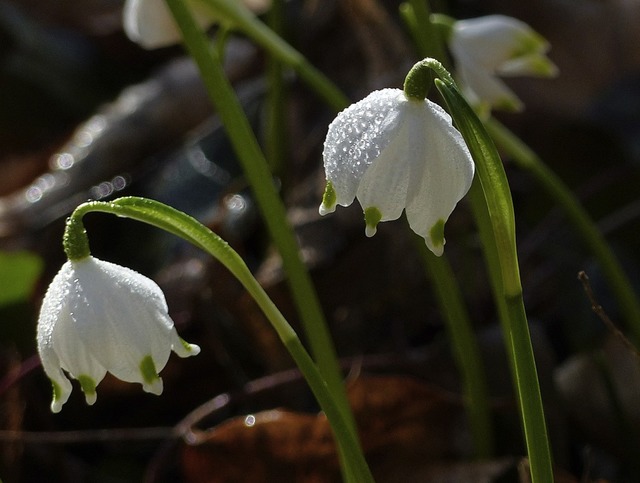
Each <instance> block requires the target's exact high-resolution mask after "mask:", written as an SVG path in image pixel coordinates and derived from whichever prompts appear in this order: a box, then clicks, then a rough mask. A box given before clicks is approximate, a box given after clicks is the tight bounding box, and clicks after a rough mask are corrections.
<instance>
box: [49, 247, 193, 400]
mask: <svg viewBox="0 0 640 483" xmlns="http://www.w3.org/2000/svg"><path fill="white" fill-rule="evenodd" d="M37 340H38V352H39V353H40V358H41V360H42V366H43V367H44V370H45V372H46V374H47V376H48V377H49V379H51V382H52V384H53V388H54V391H53V401H52V402H51V410H52V411H53V412H59V411H60V409H62V405H63V404H64V403H65V402H66V401H67V399H68V398H69V395H70V394H71V388H72V386H71V383H70V382H69V379H68V378H67V376H66V375H65V373H64V372H63V370H64V371H66V372H67V373H69V375H70V376H71V377H73V378H74V379H77V380H78V382H79V383H80V386H81V387H82V390H83V392H84V394H85V398H86V400H87V403H88V404H93V403H94V402H95V401H96V386H97V385H98V383H100V381H101V380H102V378H103V377H104V376H105V374H106V373H107V372H110V373H112V374H113V375H114V376H116V377H117V378H119V379H121V380H123V381H126V382H139V383H140V384H142V387H143V389H144V390H145V391H146V392H150V393H153V394H161V393H162V388H163V386H162V379H161V378H160V377H159V376H158V371H160V370H162V369H163V368H164V366H165V365H166V363H167V360H168V359H169V354H170V353H171V351H172V350H173V351H174V352H175V353H176V354H178V355H179V356H180V357H187V356H192V355H196V354H198V353H199V352H200V348H199V347H198V346H197V345H193V344H188V343H187V342H185V341H184V340H182V339H181V338H180V337H179V336H178V334H177V332H176V329H175V327H174V325H173V321H172V320H171V318H170V317H169V314H168V313H167V303H166V301H165V298H164V295H163V293H162V290H160V287H158V285H156V283H155V282H153V281H152V280H150V279H149V278H147V277H145V276H143V275H141V274H139V273H137V272H135V271H133V270H131V269H129V268H125V267H121V266H119V265H115V264H113V263H109V262H105V261H102V260H99V259H97V258H94V257H92V256H88V257H86V258H83V259H81V260H73V261H67V262H66V263H65V264H64V265H63V266H62V268H61V269H60V271H59V272H58V274H57V275H56V276H55V277H54V279H53V281H52V282H51V285H50V286H49V289H48V290H47V293H46V295H45V297H44V300H43V302H42V308H41V309H40V316H39V318H38V330H37Z"/></svg>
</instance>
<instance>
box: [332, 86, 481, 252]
mask: <svg viewBox="0 0 640 483" xmlns="http://www.w3.org/2000/svg"><path fill="white" fill-rule="evenodd" d="M323 157H324V167H325V174H326V178H327V188H326V190H325V195H324V197H323V200H322V204H321V205H320V214H322V215H324V214H326V213H329V212H332V211H334V210H335V207H336V205H341V206H349V205H350V204H351V203H352V202H353V200H354V198H355V197H357V198H358V201H359V202H360V204H361V205H362V208H363V210H364V214H365V223H366V231H365V232H366V234H367V236H373V235H374V234H375V232H376V225H377V224H378V222H380V221H388V220H395V219H396V218H398V217H399V216H400V215H401V214H402V210H403V209H404V210H405V211H406V213H407V219H408V221H409V225H410V226H411V228H412V229H413V231H415V232H416V233H417V234H418V235H420V236H422V237H423V238H424V239H425V242H426V244H427V246H428V247H429V249H430V250H431V251H432V252H433V253H435V254H436V255H441V254H442V252H443V250H444V243H445V239H444V224H445V222H446V221H447V219H448V218H449V215H451V212H452V211H453V209H454V208H455V206H456V204H457V203H458V201H460V199H462V197H463V196H464V195H465V194H466V193H467V191H468V190H469V187H470V186H471V182H472V180H473V174H474V164H473V161H472V159H471V155H470V154H469V150H468V148H467V145H466V144H465V142H464V140H463V138H462V135H461V134H460V133H459V132H458V131H457V130H456V129H455V128H454V127H453V125H452V123H451V117H450V116H449V115H448V114H447V113H446V112H445V111H444V110H443V109H442V108H441V107H440V106H438V105H437V104H434V103H433V102H431V101H429V100H426V99H425V100H416V99H411V100H410V99H408V98H407V97H406V96H405V94H404V91H402V90H400V89H383V90H379V91H375V92H372V93H371V94H369V95H368V96H367V97H365V98H364V99H363V100H361V101H360V102H357V103H355V104H353V105H351V106H350V107H348V108H347V109H345V110H344V111H342V112H341V113H340V114H339V115H338V116H337V117H336V119H334V121H333V122H332V123H331V124H330V125H329V132H328V134H327V138H326V140H325V143H324V152H323Z"/></svg>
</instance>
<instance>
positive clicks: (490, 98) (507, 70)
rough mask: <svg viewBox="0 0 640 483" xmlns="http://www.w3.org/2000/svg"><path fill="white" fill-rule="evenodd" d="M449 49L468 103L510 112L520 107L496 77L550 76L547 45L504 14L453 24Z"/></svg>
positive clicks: (552, 72) (554, 71)
mask: <svg viewBox="0 0 640 483" xmlns="http://www.w3.org/2000/svg"><path fill="white" fill-rule="evenodd" d="M449 48H450V49H451V53H452V55H453V58H454V60H455V65H456V71H457V74H458V78H459V82H460V84H461V87H462V89H463V92H464V94H465V96H466V97H467V99H468V101H469V102H470V103H471V104H473V105H477V106H485V107H488V108H491V107H496V108H501V109H505V110H510V111H518V110H521V109H522V107H523V105H522V102H521V101H520V99H518V97H517V96H516V95H515V94H514V93H513V91H512V90H511V89H509V87H507V85H506V84H505V83H504V82H503V81H502V80H501V79H499V78H498V76H503V77H510V76H535V77H553V76H555V75H557V73H558V69H557V67H556V66H555V65H554V64H553V62H551V60H549V58H548V57H547V56H546V55H545V54H546V53H547V52H548V50H549V43H548V42H547V41H546V40H545V39H544V38H543V37H542V36H541V35H539V34H538V33H536V32H535V31H534V30H533V29H532V28H531V27H530V26H529V25H527V24H526V23H524V22H521V21H520V20H517V19H515V18H512V17H507V16H504V15H489V16H486V17H478V18H473V19H468V20H460V21H457V22H454V24H453V28H452V30H451V32H450V36H449Z"/></svg>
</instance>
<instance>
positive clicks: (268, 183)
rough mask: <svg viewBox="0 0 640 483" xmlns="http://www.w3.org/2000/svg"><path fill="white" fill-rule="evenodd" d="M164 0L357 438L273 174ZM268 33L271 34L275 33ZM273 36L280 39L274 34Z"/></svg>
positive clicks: (201, 43)
mask: <svg viewBox="0 0 640 483" xmlns="http://www.w3.org/2000/svg"><path fill="white" fill-rule="evenodd" d="M166 3H167V5H168V7H169V9H170V11H171V13H172V15H173V16H174V18H175V20H176V23H177V24H178V27H179V28H180V30H181V32H182V35H183V39H184V42H185V46H186V48H187V50H188V52H189V54H190V55H191V57H192V58H193V59H194V60H195V62H196V64H197V66H198V68H199V70H200V73H201V76H202V79H203V81H204V83H205V86H206V88H207V91H208V93H209V97H210V98H211V100H212V102H213V104H214V105H215V106H216V108H217V113H218V115H219V116H220V119H221V120H222V123H223V124H224V126H225V128H226V129H227V134H228V135H229V139H230V141H231V143H232V145H233V147H234V150H235V152H236V154H237V156H238V160H239V162H240V164H241V165H242V168H243V171H244V173H245V176H246V178H247V180H248V181H249V184H250V185H251V188H252V190H253V193H254V196H255V198H256V202H257V204H258V207H259V209H260V211H261V213H262V217H263V219H264V221H265V223H266V225H267V229H268V230H269V233H270V235H271V237H272V239H273V241H274V243H275V245H276V247H277V248H278V251H279V252H280V255H281V257H282V263H283V267H284V270H285V272H286V273H287V276H288V280H287V281H288V283H289V287H290V289H291V293H292V295H293V299H294V303H295V304H296V307H297V309H298V312H299V314H300V319H301V322H302V325H303V328H304V331H305V335H306V339H307V342H308V343H309V345H310V348H311V353H312V355H313V360H315V361H316V363H317V364H318V368H319V370H320V373H321V374H322V376H323V378H324V379H325V381H326V383H327V386H328V387H329V389H330V390H331V392H332V393H333V395H334V398H335V401H336V404H337V406H338V407H339V408H340V410H341V412H342V413H343V417H344V419H345V421H346V422H347V425H348V426H349V427H350V428H351V432H352V436H353V437H354V438H356V427H355V421H354V420H353V415H352V413H351V408H350V407H349V403H348V401H347V397H346V391H345V388H344V384H343V382H342V372H341V370H340V365H339V362H338V357H337V354H336V350H335V347H334V345H333V341H332V339H331V335H330V332H329V329H328V326H327V323H326V320H325V319H324V315H323V311H322V308H321V306H320V302H319V300H318V298H317V294H316V292H315V289H314V287H313V284H312V282H311V278H310V276H309V273H308V271H307V269H306V267H305V266H304V263H303V262H302V260H301V258H300V254H299V250H298V245H297V242H296V239H295V235H294V233H293V230H292V228H291V226H290V225H289V224H288V222H287V216H286V210H285V207H284V204H283V203H282V200H281V199H280V197H279V196H278V193H277V191H276V187H275V186H274V183H273V182H272V173H271V171H270V170H269V166H268V163H267V160H266V159H265V156H264V154H263V153H262V150H261V149H260V146H259V144H258V141H257V139H256V137H255V135H254V133H253V131H252V129H251V126H250V124H249V121H248V120H247V118H246V116H245V114H244V112H243V110H242V106H241V105H240V102H239V100H238V98H237V96H236V94H235V92H234V90H233V88H232V86H231V85H230V83H229V81H228V79H227V78H226V76H225V74H224V70H223V68H222V65H221V62H220V59H219V57H218V56H217V55H216V53H215V52H214V50H213V48H212V46H211V45H210V43H209V42H208V40H207V38H206V37H205V35H204V33H203V32H202V31H201V29H200V28H199V27H198V25H197V24H196V22H195V20H194V19H193V17H192V15H191V13H190V12H189V10H188V8H187V7H186V5H185V4H184V2H183V0H166ZM221 3H225V4H228V3H231V4H232V5H231V6H229V5H227V6H228V7H229V8H231V10H232V11H233V12H236V13H238V12H240V13H242V12H245V13H242V18H244V19H245V21H247V22H248V21H249V19H252V18H253V19H255V17H254V16H253V15H250V14H249V13H247V12H246V9H243V7H241V6H240V4H238V3H237V2H221ZM220 12H221V13H223V14H224V13H225V12H226V10H220ZM231 20H233V19H231ZM260 25H261V26H262V29H263V30H265V31H268V32H271V30H269V29H268V28H266V27H264V25H263V24H261V23H260ZM260 31H262V30H260ZM270 35H274V36H275V34H270ZM275 38H277V39H279V37H277V36H275ZM280 44H281V42H278V45H280ZM298 55H299V54H298ZM338 446H341V445H340V444H339V445H338ZM343 463H344V464H345V465H350V463H349V461H344V460H343ZM347 473H348V470H347Z"/></svg>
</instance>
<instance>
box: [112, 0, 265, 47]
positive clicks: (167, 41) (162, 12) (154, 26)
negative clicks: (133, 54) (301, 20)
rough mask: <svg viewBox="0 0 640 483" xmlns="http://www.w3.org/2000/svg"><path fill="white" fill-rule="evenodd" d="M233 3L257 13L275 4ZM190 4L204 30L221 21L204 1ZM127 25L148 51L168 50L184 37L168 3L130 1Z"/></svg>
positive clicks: (260, 1) (125, 12)
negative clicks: (161, 48)
mask: <svg viewBox="0 0 640 483" xmlns="http://www.w3.org/2000/svg"><path fill="white" fill-rule="evenodd" d="M232 1H242V3H243V4H244V5H245V6H246V7H247V8H248V9H249V10H252V11H254V12H256V13H263V12H265V11H266V10H267V8H268V7H269V5H270V4H271V1H270V0H232ZM187 4H188V5H189V8H190V9H191V12H192V13H193V15H194V18H195V20H196V21H197V22H198V24H199V25H200V27H202V28H207V27H210V26H211V25H213V24H214V23H217V22H218V21H219V19H218V18H216V17H215V15H213V14H212V12H211V9H209V8H207V7H206V6H205V5H203V4H202V2H201V1H194V0H188V2H187ZM123 26H124V31H125V33H126V34H127V36H128V37H129V38H130V39H131V40H132V41H134V42H136V43H137V44H139V45H140V46H142V47H144V48H145V49H157V48H160V47H167V46H169V45H173V44H177V43H179V42H180V39H181V38H182V36H181V34H180V31H179V30H178V27H177V26H176V23H175V21H174V20H173V17H172V16H171V12H170V11H169V8H168V7H167V5H166V4H165V2H164V0H126V2H125V4H124V9H123Z"/></svg>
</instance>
